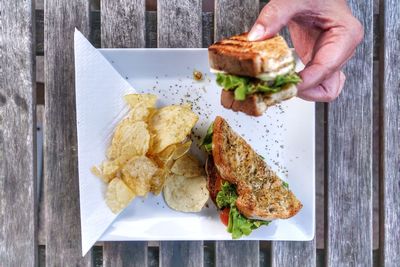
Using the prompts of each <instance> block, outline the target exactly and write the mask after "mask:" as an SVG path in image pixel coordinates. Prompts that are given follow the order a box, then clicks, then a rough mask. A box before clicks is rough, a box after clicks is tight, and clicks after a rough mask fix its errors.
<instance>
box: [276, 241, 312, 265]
mask: <svg viewBox="0 0 400 267" xmlns="http://www.w3.org/2000/svg"><path fill="white" fill-rule="evenodd" d="M271 254H272V255H271V259H272V266H277V267H279V266H293V267H295V266H299V267H302V266H315V265H316V248H315V238H314V240H312V241H307V242H290V241H279V242H272V252H271Z"/></svg>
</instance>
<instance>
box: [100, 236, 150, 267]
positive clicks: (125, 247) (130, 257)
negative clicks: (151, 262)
mask: <svg viewBox="0 0 400 267" xmlns="http://www.w3.org/2000/svg"><path fill="white" fill-rule="evenodd" d="M103 266H105V267H107V266H110V267H125V266H126V267H128V266H129V267H136V266H137V267H142V266H147V243H146V242H139V241H137V242H104V245H103Z"/></svg>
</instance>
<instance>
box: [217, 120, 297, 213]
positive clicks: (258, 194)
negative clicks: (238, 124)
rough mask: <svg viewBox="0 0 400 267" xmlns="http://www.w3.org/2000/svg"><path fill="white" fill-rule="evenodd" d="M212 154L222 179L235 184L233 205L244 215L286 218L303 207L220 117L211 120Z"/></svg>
mask: <svg viewBox="0 0 400 267" xmlns="http://www.w3.org/2000/svg"><path fill="white" fill-rule="evenodd" d="M212 151H213V152H212V155H213V159H214V164H215V166H216V168H217V170H218V173H219V174H220V176H221V178H222V179H223V180H226V181H228V182H230V183H232V184H235V185H236V189H237V193H238V199H237V201H236V206H237V208H238V209H239V211H240V212H241V213H242V214H243V215H244V216H246V217H248V218H254V219H259V220H274V219H287V218H290V217H292V216H294V215H295V214H297V213H298V212H299V210H300V209H301V208H302V204H301V202H300V201H299V200H298V199H297V198H296V197H295V195H294V194H293V193H292V192H291V191H290V190H289V189H288V188H286V187H285V186H284V185H283V183H282V180H281V179H280V178H279V177H278V176H277V175H276V173H275V172H274V171H272V169H271V168H270V167H269V166H268V165H267V164H266V163H265V162H264V161H263V160H262V159H261V157H260V156H259V155H258V154H257V153H256V152H255V151H254V150H253V149H252V148H251V147H250V145H249V144H247V142H246V141H245V140H244V139H243V138H242V137H240V136H239V135H238V134H236V133H235V132H233V130H232V129H231V128H230V126H229V125H228V123H227V122H226V121H225V120H224V119H223V118H222V117H217V118H216V119H215V121H214V131H213V148H212Z"/></svg>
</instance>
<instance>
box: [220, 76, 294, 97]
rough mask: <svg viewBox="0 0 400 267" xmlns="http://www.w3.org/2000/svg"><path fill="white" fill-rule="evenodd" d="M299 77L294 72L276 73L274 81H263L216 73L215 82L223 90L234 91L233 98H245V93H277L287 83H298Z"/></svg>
mask: <svg viewBox="0 0 400 267" xmlns="http://www.w3.org/2000/svg"><path fill="white" fill-rule="evenodd" d="M299 82H301V78H300V77H299V76H298V75H297V74H296V73H295V72H292V73H289V74H285V75H278V76H277V77H276V78H275V80H274V81H272V82H265V81H262V80H259V79H256V78H250V77H243V76H237V75H232V74H225V73H218V74H217V84H218V85H219V86H221V87H223V88H224V90H232V91H234V95H235V100H245V99H246V97H247V95H250V94H254V93H264V94H273V93H277V92H279V91H280V90H282V88H283V87H284V86H285V85H287V84H298V83H299Z"/></svg>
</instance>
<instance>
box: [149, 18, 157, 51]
mask: <svg viewBox="0 0 400 267" xmlns="http://www.w3.org/2000/svg"><path fill="white" fill-rule="evenodd" d="M146 47H147V48H156V47H157V11H146Z"/></svg>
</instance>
